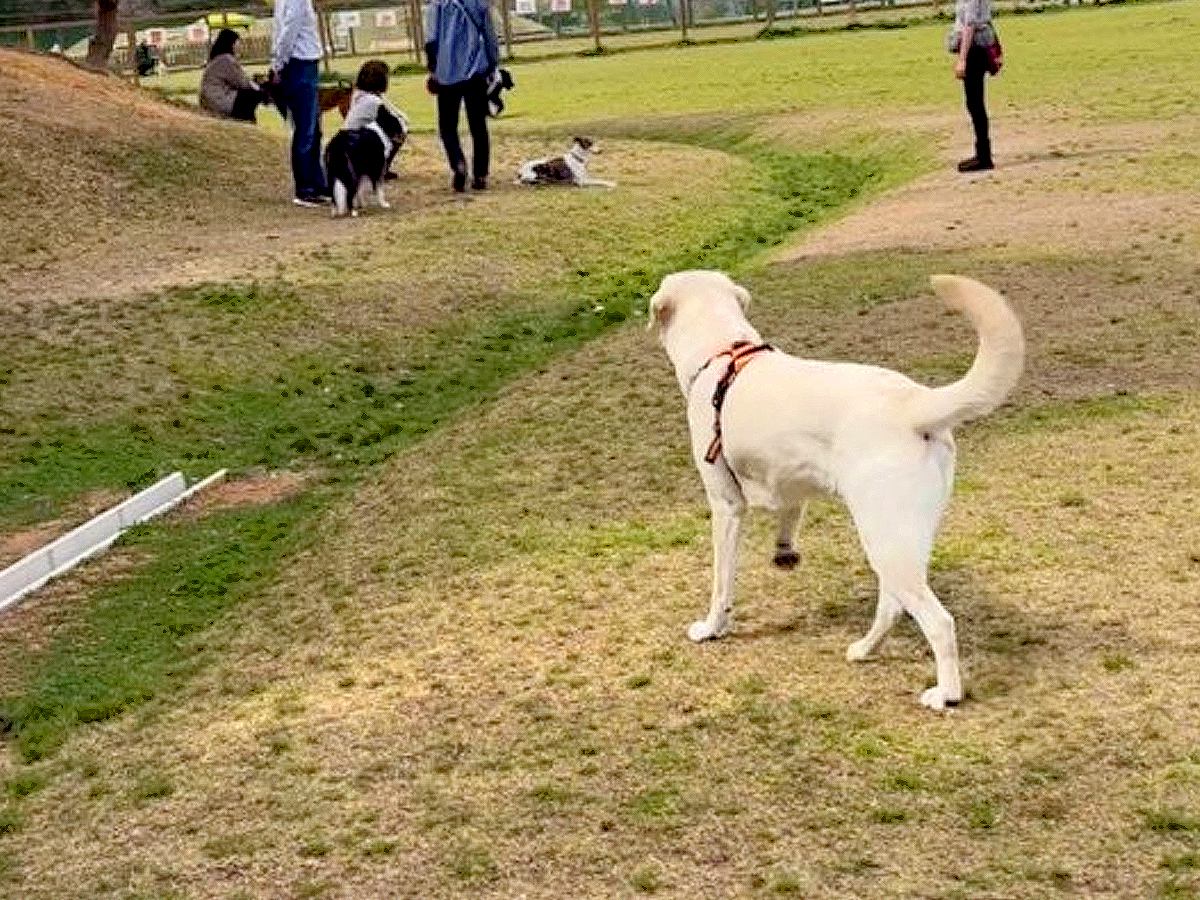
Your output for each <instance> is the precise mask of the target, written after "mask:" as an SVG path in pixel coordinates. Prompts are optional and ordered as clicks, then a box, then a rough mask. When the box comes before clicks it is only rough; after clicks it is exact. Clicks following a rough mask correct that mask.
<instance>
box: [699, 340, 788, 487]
mask: <svg viewBox="0 0 1200 900" xmlns="http://www.w3.org/2000/svg"><path fill="white" fill-rule="evenodd" d="M774 349H775V348H774V347H772V346H771V345H770V344H751V343H750V342H749V341H737V342H735V343H734V345H733V346H732V347H730V348H729V349H728V350H722V351H721V352H720V353H718V354H717V355H716V356H714V357H712V359H710V360H709V361H708V362H706V363H705V364H704V365H703V366H701V367H700V371H701V372H703V371H704V370H705V369H707V368H708V367H709V366H710V365H712V363H713V362H714V361H715V360H718V359H720V358H721V357H722V356H728V357H729V365H728V366H726V368H725V373H724V374H723V375H722V376H721V378H720V380H718V381H717V387H716V389H715V390H714V391H713V398H712V405H713V439H712V443H711V444H709V445H708V451H707V452H706V453H705V454H704V461H705V462H706V463H709V464H710V465H711V464H713V463H715V462H716V461H717V457H718V456H720V455H721V407H722V406H724V405H725V395H726V394H727V393H728V392H729V387H730V385H732V384H733V379H735V378H737V375H738V372H740V371H742V369H744V368H746V364H747V363H748V362H750V360H751V359H753V358H754V356H755V355H756V354H758V353H762V352H763V351H764V350H774ZM697 374H699V373H697Z"/></svg>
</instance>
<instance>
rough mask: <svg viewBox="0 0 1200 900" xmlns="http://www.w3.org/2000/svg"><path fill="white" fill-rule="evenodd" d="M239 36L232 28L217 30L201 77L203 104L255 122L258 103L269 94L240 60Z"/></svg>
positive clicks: (225, 114)
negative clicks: (259, 86)
mask: <svg viewBox="0 0 1200 900" xmlns="http://www.w3.org/2000/svg"><path fill="white" fill-rule="evenodd" d="M240 40H241V38H240V37H239V36H238V33H237V32H236V31H234V30H233V29H231V28H223V29H221V31H220V32H219V33H218V34H217V39H216V40H215V41H213V45H212V50H210V51H209V53H208V65H206V66H205V67H204V75H203V76H202V77H201V78H200V106H201V107H203V108H204V109H207V110H208V111H209V112H214V113H216V114H217V115H219V116H228V117H229V118H231V119H238V120H240V121H243V122H254V121H256V117H255V112H256V110H257V109H258V104H260V103H265V102H266V101H267V95H266V94H264V93H263V92H262V91H261V90H260V89H259V88H258V86H257V85H256V84H255V83H254V82H253V81H251V80H250V79H249V78H248V77H247V75H246V70H245V69H243V68H242V64H241V63H240V62H238V59H237V47H238V43H239V41H240Z"/></svg>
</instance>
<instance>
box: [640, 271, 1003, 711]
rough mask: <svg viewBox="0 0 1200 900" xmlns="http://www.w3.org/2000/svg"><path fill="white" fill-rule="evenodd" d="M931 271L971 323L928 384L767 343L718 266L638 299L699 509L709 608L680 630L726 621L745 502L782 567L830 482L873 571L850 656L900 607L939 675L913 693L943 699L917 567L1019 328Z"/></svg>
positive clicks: (980, 290) (951, 649)
mask: <svg viewBox="0 0 1200 900" xmlns="http://www.w3.org/2000/svg"><path fill="white" fill-rule="evenodd" d="M932 281H933V288H934V290H935V291H936V292H937V293H938V295H939V296H941V298H942V299H943V300H944V301H945V302H946V303H947V304H948V305H949V306H951V307H953V308H954V309H957V310H960V311H962V312H964V313H966V315H967V316H968V317H969V318H970V319H971V322H972V323H973V324H974V326H975V329H976V331H977V332H978V334H979V351H978V353H977V355H976V357H975V362H974V363H973V364H972V366H971V368H970V371H968V372H967V374H966V375H965V376H964V377H963V378H962V379H961V380H959V381H956V382H955V383H954V384H949V385H946V386H945V387H939V388H928V387H925V386H923V385H920V384H917V383H916V382H914V381H912V380H911V379H909V378H907V377H906V376H904V375H901V374H899V373H898V372H893V371H890V370H888V369H881V368H878V367H876V366H867V365H859V364H855V363H840V362H820V361H817V360H808V359H799V358H797V357H795V356H789V355H788V354H786V353H783V352H781V351H779V350H774V349H772V348H770V347H768V346H766V345H764V344H763V343H762V338H761V337H759V334H758V332H757V331H755V330H754V328H753V326H751V325H750V323H749V322H748V321H747V320H746V317H745V311H746V308H747V305H748V304H749V302H750V294H749V292H747V291H746V289H745V288H743V287H741V286H740V285H737V284H734V283H733V282H732V281H731V280H730V279H729V278H728V277H726V276H725V275H723V274H721V273H720V272H701V271H697V272H679V273H677V274H675V275H668V276H667V277H666V278H664V279H663V282H662V285H661V286H660V287H659V289H658V292H657V293H656V294H655V295H654V297H653V298H652V299H651V301H650V327H651V328H657V329H658V334H659V339H660V341H661V342H662V345H663V347H664V348H665V349H666V351H667V355H668V356H669V357H670V359H671V362H672V363H673V364H674V366H675V375H676V377H677V378H678V380H679V386H680V388H681V389H682V390H683V394H684V397H686V398H687V411H688V427H689V430H690V431H691V437H692V455H693V457H694V459H695V462H696V467H697V468H698V469H699V470H700V477H701V478H702V480H703V481H704V489H705V492H706V493H707V495H708V502H709V505H710V507H711V508H712V540H713V589H712V602H711V605H710V606H709V611H708V617H707V618H705V619H702V620H700V621H698V622H694V623H693V624H692V625H691V627H690V628H688V637H689V638H691V639H692V640H693V641H703V640H706V639H709V638H717V637H721V636H722V635H724V634H726V633H727V632H728V631H729V628H730V624H731V623H730V614H731V612H732V610H733V582H734V573H735V569H736V566H737V550H738V537H739V535H740V533H741V528H742V517H743V514H744V513H745V511H746V508H747V506H748V505H749V506H760V507H765V508H767V509H769V510H771V511H772V512H774V513H775V514H776V515H777V516H778V517H779V537H778V542H777V545H776V555H775V563H776V564H777V565H779V566H781V567H784V568H791V567H792V566H794V565H795V564H796V563H797V562H798V560H799V557H798V556H797V554H796V553H795V551H794V550H793V548H792V533H793V531H794V529H795V527H796V525H797V524H798V523H799V521H800V519H801V517H802V515H803V513H804V507H805V504H806V502H807V501H808V499H809V498H810V497H812V496H813V495H815V494H818V493H831V494H836V495H838V496H839V497H841V498H842V500H843V501H845V503H846V505H847V506H848V507H849V509H850V513H851V515H852V516H853V519H854V524H855V526H856V527H857V529H858V533H859V538H860V540H861V541H862V545H863V548H864V549H865V550H866V553H867V558H868V560H869V562H870V564H871V568H872V569H873V570H874V571H875V574H876V576H877V577H878V579H879V604H878V606H877V608H876V610H875V621H874V624H872V625H871V628H870V630H869V631H868V632H867V634H866V636H865V637H863V638H862V639H861V640H859V641H856V642H855V643H853V644H851V645H850V647H849V649H848V650H847V652H846V655H847V657H848V658H849V659H851V660H862V659H865V658H867V657H868V656H869V655H870V654H871V653H872V652H873V651H874V650H875V648H876V647H877V646H878V644H879V642H880V641H881V640H882V639H883V637H884V635H885V634H887V632H888V630H889V629H890V628H891V627H892V625H893V624H894V623H895V621H896V620H897V619H898V618H899V616H900V614H901V613H902V612H907V613H908V614H909V615H911V616H912V617H913V618H914V619H915V620H916V621H917V624H918V625H919V626H920V628H921V631H922V632H923V633H924V634H925V638H926V640H928V641H929V644H930V646H931V647H932V648H933V653H934V657H935V659H936V661H937V684H936V685H935V686H934V687H932V688H929V689H928V690H927V691H925V692H924V693H923V694H922V695H921V702H922V703H923V704H924V705H925V706H928V707H930V708H932V709H943V708H944V707H946V706H953V705H954V704H957V703H958V702H959V701H960V700H962V696H963V689H962V680H961V676H960V674H959V667H958V644H957V640H956V638H955V633H954V619H953V618H952V617H951V616H950V614H949V613H948V612H946V610H945V608H944V607H943V606H942V604H941V603H940V602H939V601H938V598H937V597H936V596H934V593H933V591H931V590H930V589H929V583H928V580H927V577H926V571H927V569H928V565H929V556H930V553H931V552H932V550H933V540H934V536H935V534H936V533H937V528H938V525H939V522H940V520H941V517H942V511H943V509H944V508H945V505H946V501H947V499H948V498H949V497H950V492H951V489H952V487H953V481H954V455H955V451H954V438H953V436H952V435H951V430H952V429H953V428H954V427H955V426H956V425H959V424H961V423H963V422H966V421H968V420H970V419H974V418H977V417H979V416H982V415H984V414H985V413H988V412H990V411H991V410H993V409H995V408H996V407H997V406H999V405H1000V403H1002V402H1003V401H1004V398H1005V397H1007V396H1008V394H1009V392H1010V391H1011V390H1012V389H1013V387H1014V386H1015V385H1016V383H1017V379H1018V378H1019V377H1020V374H1021V369H1022V366H1023V365H1024V356H1025V341H1024V337H1023V335H1022V332H1021V324H1020V322H1018V320H1017V318H1016V316H1015V315H1014V314H1013V312H1012V310H1011V309H1009V306H1008V304H1007V303H1006V302H1005V300H1004V298H1003V297H1001V296H1000V295H999V294H998V293H996V292H995V291H993V290H991V289H990V288H988V287H985V286H984V285H982V284H980V283H979V282H977V281H972V280H971V279H969V278H960V277H957V276H953V275H935V276H934V277H933V279H932ZM731 372H732V373H733V374H732V375H731V374H730V373H731ZM722 401H723V402H722ZM714 407H715V410H716V414H715V417H714Z"/></svg>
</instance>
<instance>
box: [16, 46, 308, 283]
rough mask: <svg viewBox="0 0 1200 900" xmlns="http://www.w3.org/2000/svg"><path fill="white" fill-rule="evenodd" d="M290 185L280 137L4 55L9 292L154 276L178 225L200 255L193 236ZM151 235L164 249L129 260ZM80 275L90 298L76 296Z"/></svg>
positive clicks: (48, 62)
mask: <svg viewBox="0 0 1200 900" xmlns="http://www.w3.org/2000/svg"><path fill="white" fill-rule="evenodd" d="M288 188H289V176H288V167H287V148H286V145H285V143H284V141H283V140H281V139H280V137H279V136H278V135H269V134H266V133H264V132H263V131H261V130H258V129H255V128H253V127H249V126H246V125H242V124H238V123H233V122H226V121H221V120H217V119H214V118H212V117H210V116H207V115H203V114H201V113H198V112H197V111H195V110H194V109H188V108H186V107H183V106H178V105H175V104H172V103H168V102H165V101H163V100H161V99H158V98H157V97H155V96H154V95H153V94H151V93H149V92H148V91H144V90H140V89H138V88H136V87H134V86H132V85H130V84H127V83H125V82H122V81H120V80H119V79H116V78H112V77H109V76H104V75H97V74H94V73H91V72H88V71H85V70H83V69H80V68H78V67H76V66H74V65H72V64H70V63H68V62H66V61H63V60H60V59H57V58H54V57H45V56H38V55H34V54H29V53H23V52H18V51H11V50H0V246H3V247H4V249H5V253H4V254H3V255H2V256H0V288H4V289H5V292H6V294H7V295H8V296H10V297H17V298H21V297H26V296H32V297H37V296H51V295H60V296H61V295H62V294H63V293H66V294H68V295H74V296H84V295H87V294H90V293H94V288H96V287H101V286H102V285H104V283H105V282H106V281H108V282H117V281H121V280H130V281H134V282H138V281H144V280H146V279H147V276H148V275H150V274H151V273H152V272H153V270H154V269H155V268H156V267H161V266H163V265H169V264H170V260H171V250H172V249H173V248H172V246H171V244H172V243H173V242H172V241H171V240H170V239H169V238H170V236H171V233H172V232H174V230H175V227H176V226H178V225H184V226H187V227H186V228H185V229H183V230H184V231H187V232H190V234H189V235H188V239H189V242H190V244H182V245H181V244H180V242H179V241H175V242H174V244H175V245H176V249H185V248H186V246H189V245H190V246H193V247H202V246H203V245H204V239H203V235H197V234H196V232H203V231H205V230H206V229H215V230H217V231H218V233H219V232H220V230H222V229H221V226H222V225H224V224H225V223H229V222H232V221H240V220H241V219H242V217H244V216H246V215H251V214H253V213H254V212H255V211H257V210H261V209H262V208H263V207H264V206H277V207H278V206H281V205H282V203H283V202H284V201H286V198H287V197H288ZM151 236H156V237H158V238H159V244H160V246H158V247H156V249H155V252H154V253H153V254H152V255H150V256H149V257H147V256H146V255H145V254H142V255H137V254H135V253H127V252H124V251H127V250H129V251H132V250H135V249H136V248H139V247H140V246H143V245H144V242H145V241H146V240H147V239H148V238H150V237H151ZM164 239H166V240H165V241H164ZM197 239H198V240H197ZM238 242H239V243H240V242H241V238H240V237H239V238H238ZM164 243H165V244H166V246H161V245H162V244H164ZM159 251H163V253H160V252H159ZM122 256H124V257H127V258H126V259H125V260H124V261H123V262H122V261H120V257H122ZM108 261H113V262H114V263H116V262H119V263H120V264H119V265H109V263H108ZM75 279H79V280H80V283H82V281H83V280H88V281H90V282H92V284H91V285H90V286H89V290H73V285H74V284H76V281H75ZM97 280H98V281H99V282H100V284H99V285H96V284H95V282H96V281H97Z"/></svg>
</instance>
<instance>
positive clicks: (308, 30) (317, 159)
mask: <svg viewBox="0 0 1200 900" xmlns="http://www.w3.org/2000/svg"><path fill="white" fill-rule="evenodd" d="M321 53H322V47H321V38H320V32H319V30H318V28H317V13H316V11H315V10H314V9H313V4H312V0H276V3H275V33H274V40H273V41H272V48H271V73H272V76H273V77H274V78H275V80H276V81H277V83H278V85H279V89H280V92H281V94H282V100H283V103H284V105H285V107H286V108H287V111H288V114H289V116H290V117H291V120H292V178H293V180H294V181H295V186H296V195H295V198H294V199H293V201H292V202H294V203H295V204H296V205H297V206H319V205H321V204H323V203H327V202H329V187H328V185H327V184H326V181H325V170H324V169H323V168H321V112H320V107H319V106H318V105H317V80H318V63H319V62H320V60H321Z"/></svg>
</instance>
